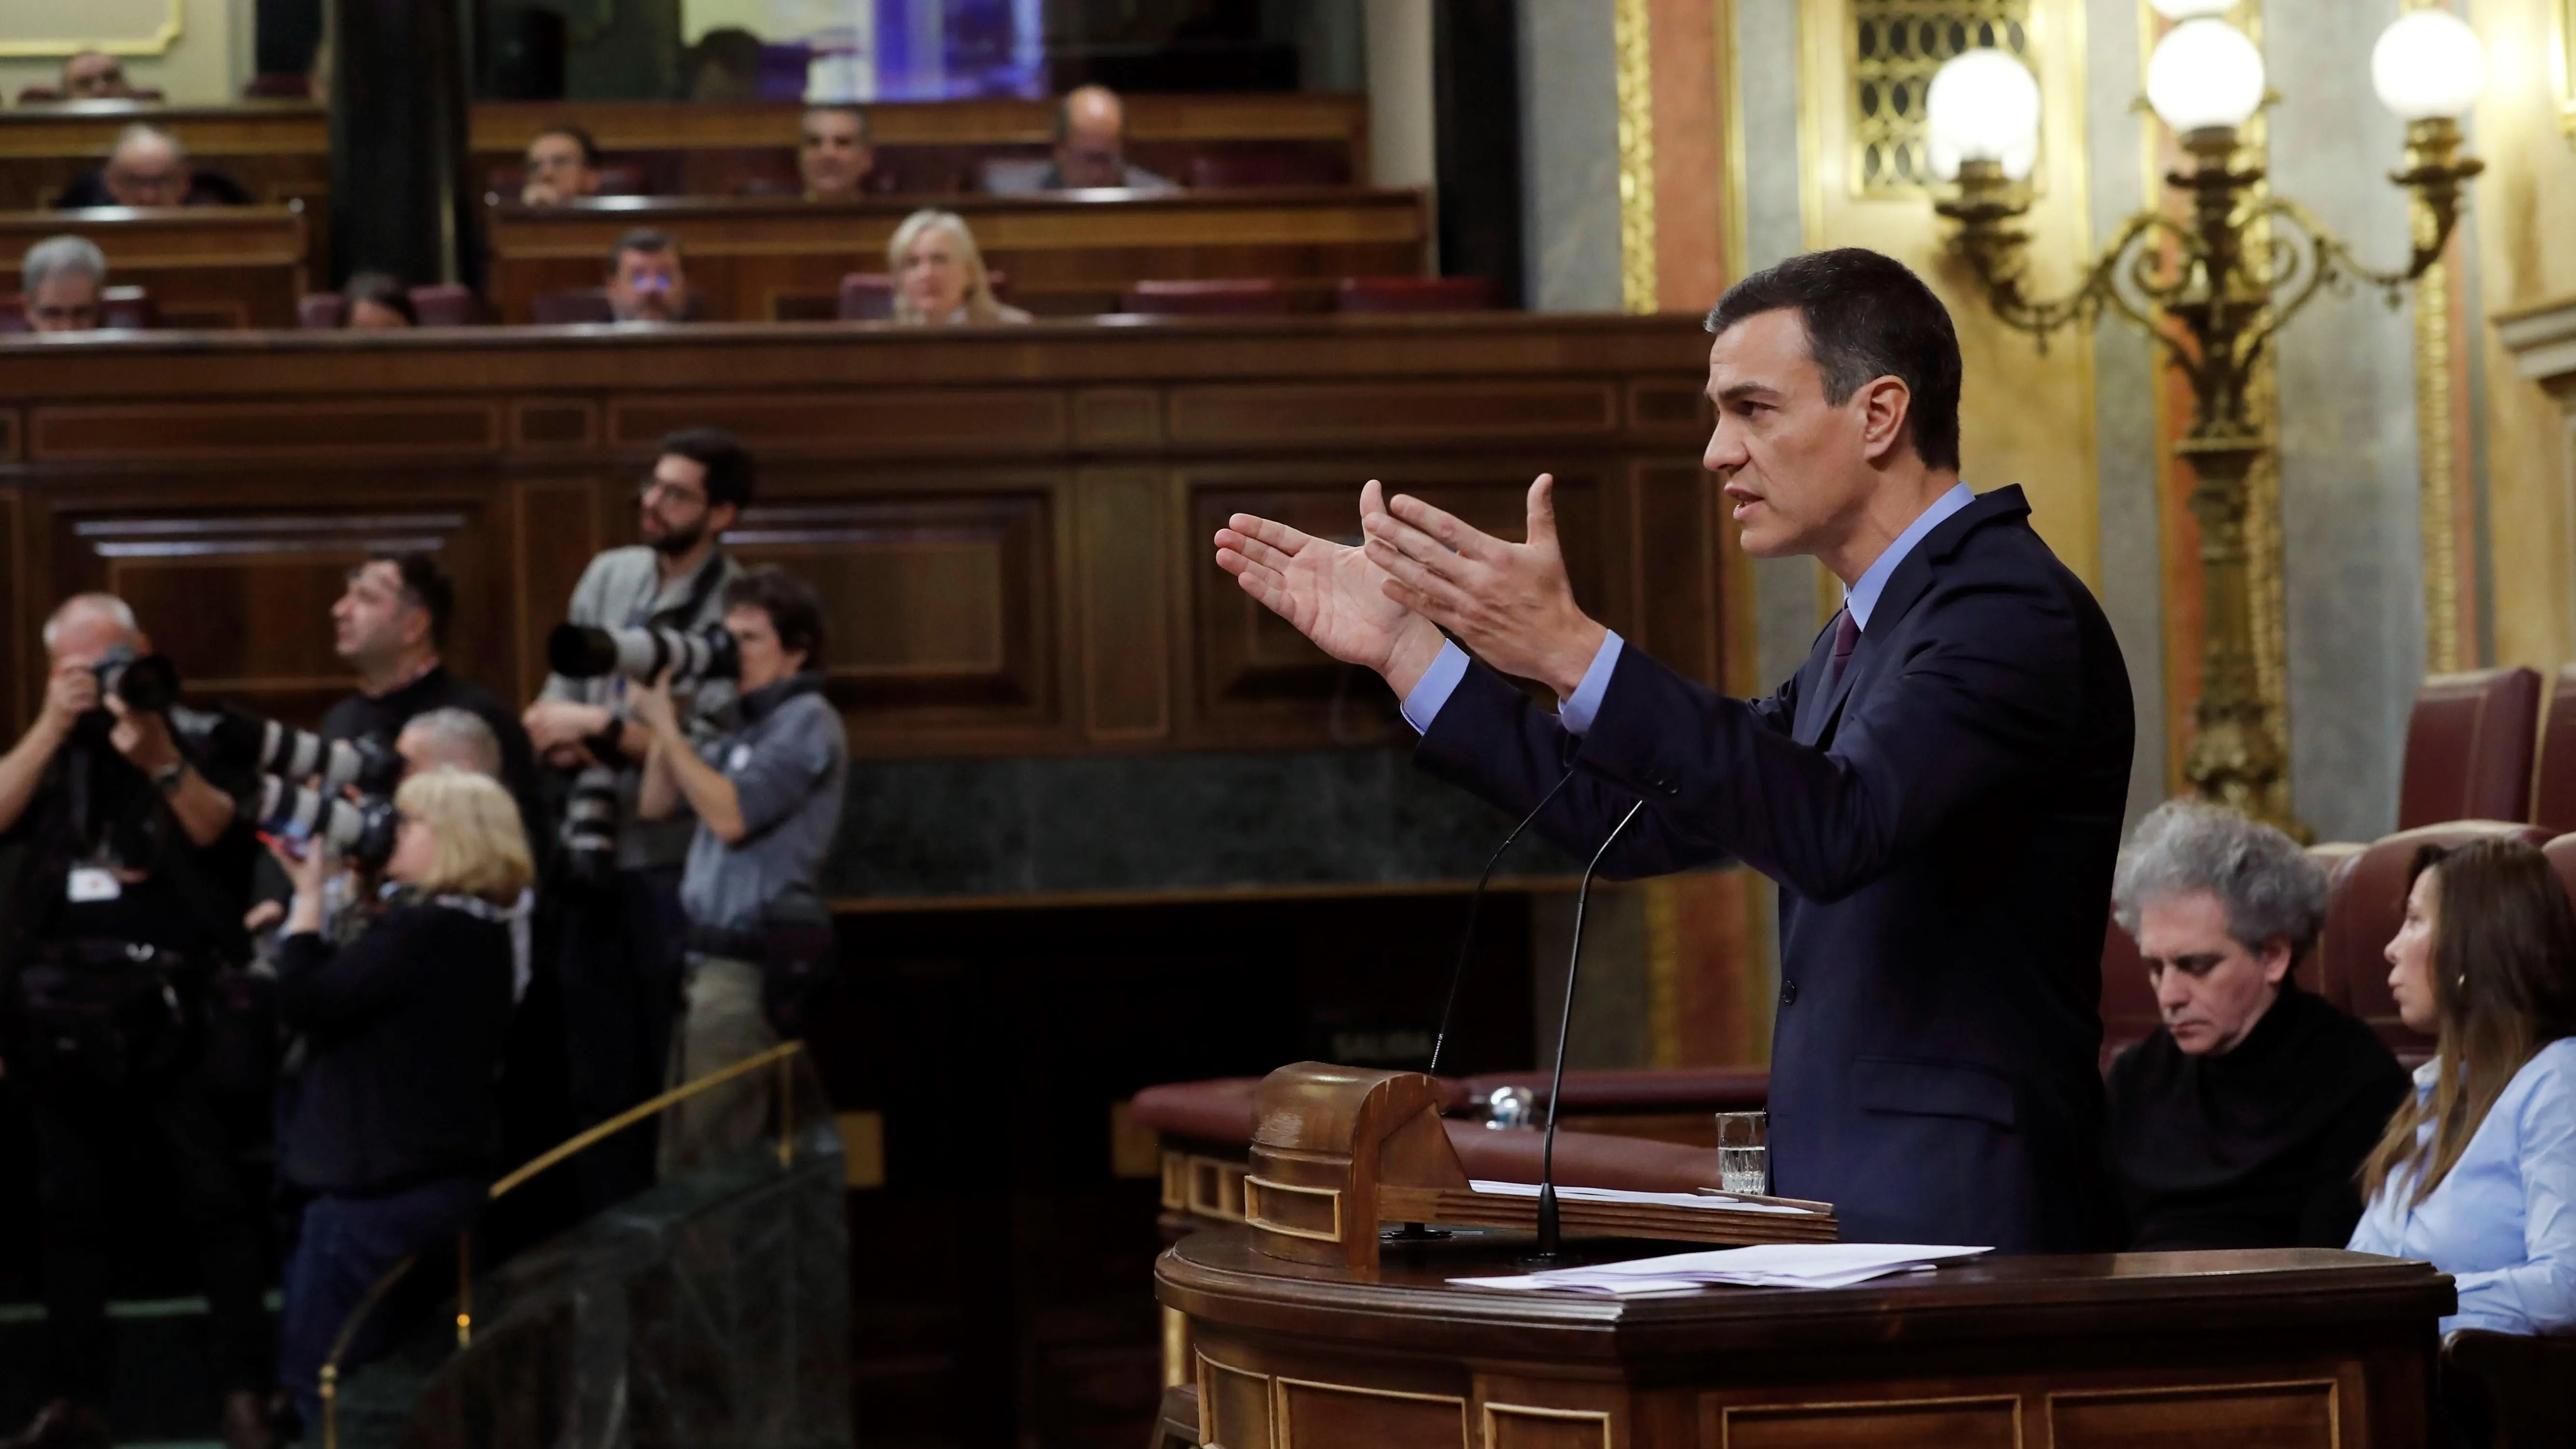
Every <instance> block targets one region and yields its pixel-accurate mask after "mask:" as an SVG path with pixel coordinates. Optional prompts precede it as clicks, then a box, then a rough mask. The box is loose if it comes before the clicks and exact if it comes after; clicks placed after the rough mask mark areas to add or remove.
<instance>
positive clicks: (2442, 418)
mask: <svg viewBox="0 0 2576 1449" xmlns="http://www.w3.org/2000/svg"><path fill="white" fill-rule="evenodd" d="M2451 421H2452V420H2451V269H2450V266H2449V264H2448V263H2446V262H2435V263H2434V264H2433V265H2432V266H2431V267H2430V268H2428V269H2426V271H2425V273H2424V275H2423V276H2422V277H2419V278H2417V279H2416V283H2415V434H2416V447H2417V458H2418V459H2419V461H2420V462H2421V464H2422V473H2423V483H2422V485H2421V488H2420V491H2419V492H2418V494H2417V497H2416V504H2415V507H2416V518H2417V522H2418V525H2419V527H2420V528H2421V531H2422V533H2423V540H2424V542H2423V550H2424V668H2425V671H2426V672H2427V673H2431V674H2448V673H2451V672H2452V671H2454V670H2457V669H2461V668H2464V667H2465V661H2463V660H2462V659H2461V657H2460V540H2459V524H2458V519H2459V514H2458V512H2457V507H2458V492H2457V489H2458V483H2459V459H2458V457H2457V456H2456V453H2457V450H2456V449H2454V448H2453V447H2452V438H2451Z"/></svg>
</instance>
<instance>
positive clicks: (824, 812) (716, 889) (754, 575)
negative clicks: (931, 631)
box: [634, 564, 850, 1176]
mask: <svg viewBox="0 0 2576 1449" xmlns="http://www.w3.org/2000/svg"><path fill="white" fill-rule="evenodd" d="M724 602H725V616H724V624H725V629H726V631H727V632H728V633H730V634H732V636H733V639H734V647H735V651H736V653H737V655H738V656H739V658H740V661H741V663H740V668H741V671H742V673H741V685H742V706H741V716H742V723H741V726H740V727H739V728H737V729H735V730H733V731H731V732H729V733H727V734H725V735H723V736H721V737H719V738H717V739H715V740H712V741H708V742H706V743H705V744H704V745H701V744H699V743H698V742H696V741H695V740H692V739H691V738H690V737H689V736H688V735H687V734H686V733H684V732H683V731H682V729H681V725H680V719H679V714H678V711H677V709H676V708H674V706H673V705H672V702H671V697H670V689H669V682H668V677H667V676H665V678H663V679H661V680H657V681H656V682H655V683H654V684H653V685H652V686H650V687H648V688H644V689H639V690H637V691H636V692H635V694H634V705H635V714H636V718H638V719H640V720H641V721H643V722H644V724H645V725H646V727H647V728H649V729H650V730H651V731H652V736H653V747H652V752H651V755H650V757H649V759H648V760H647V762H646V764H645V768H644V782H643V794H642V799H641V802H640V803H641V806H642V809H643V813H644V815H645V817H646V818H648V819H659V818H663V817H666V816H669V815H673V814H675V813H676V812H678V811H679V810H680V809H681V807H682V806H683V805H685V806H687V807H689V808H691V809H693V810H695V812H696V814H697V822H698V823H697V830H696V833H695V834H694V835H693V836H692V837H691V838H690V841H689V859H688V870H687V874H686V875H685V876H684V877H683V878H682V879H681V882H680V901H681V905H682V906H683V908H684V909H685V910H686V911H687V912H688V918H689V928H688V937H687V940H688V966H687V977H686V979H687V990H686V997H685V999H686V1003H687V1004H686V1007H685V1009H684V1010H683V1012H682V1015H681V1019H680V1028H679V1034H680V1048H679V1051H678V1052H677V1053H676V1054H675V1057H674V1061H673V1064H672V1070H671V1083H672V1085H674V1086H677V1085H679V1084H680V1083H681V1082H685V1081H688V1080H690V1079H691V1078H694V1077H699V1076H703V1075H705V1074H706V1073H708V1072H711V1071H714V1070H716V1069H717V1068H719V1067H723V1066H727V1065H730V1064H731V1063H733V1062H737V1061H740V1060H741V1059H743V1058H744V1057H747V1056H751V1055H753V1054H755V1053H757V1052H761V1051H765V1050H767V1049H768V1048H770V1047H773V1046H776V1045H777V1044H778V1043H779V1041H780V1040H781V1039H782V1037H783V1036H785V1035H791V1034H793V1033H795V1032H796V1031H797V1030H798V1029H799V1028H800V1027H801V1025H802V1021H801V1018H802V1015H803V1012H804V1010H805V1008H806V1007H807V1006H808V1005H810V1000H811V997H812V996H813V994H814V993H815V991H816V990H817V989H818V988H819V986H820V984H821V983H822V981H823V980H824V979H825V978H826V977H827V976H828V974H829V972H830V970H831V964H832V962H831V947H832V918H831V916H830V914H829V913H828V912H827V911H826V910H825V909H824V907H823V900H822V893H821V890H820V889H819V881H820V877H821V875H822V869H823V856H824V853H825V852H826V851H828V850H830V849H831V846H832V832H833V829H834V828H835V827H836V826H837V825H838V824H839V822H840V818H841V796H842V791H843V788H844V786H845V785H846V784H847V782H848V777H849V769H850V751H849V742H848V739H847V737H846V736H845V735H844V734H843V732H842V729H841V714H840V711H839V710H837V709H835V708H833V707H832V702H831V701H830V700H828V699H826V698H824V697H823V671H822V653H823V609H822V605H821V603H820V602H819V601H818V600H817V599H816V598H815V596H814V590H813V587H812V586H811V585H809V584H807V583H806V582H805V581H804V580H802V579H800V578H798V577H796V576H795V575H794V574H791V573H789V572H787V571H786V570H785V569H782V568H780V567H778V566H777V565H775V564H763V565H761V566H760V567H758V568H755V569H752V570H751V571H749V572H748V573H745V574H744V575H743V576H742V577H741V578H739V579H736V580H734V581H733V582H732V583H731V584H728V585H726V586H725V592H724ZM767 1107H768V1096H767V1089H766V1087H765V1086H764V1084H762V1083H761V1082H758V1081H753V1080H743V1081H736V1082H732V1083H728V1084H726V1085H724V1086H721V1087H718V1088H715V1089H714V1090H712V1091H710V1092H707V1093H704V1094H702V1095H700V1096H698V1097H695V1098H693V1099H691V1100H689V1101H686V1102H683V1103H681V1104H680V1105H679V1106H678V1107H676V1108H674V1109H673V1110H672V1113H671V1121H670V1126H669V1128H668V1130H667V1131H666V1133H665V1134H664V1137H663V1140H662V1170H663V1173H664V1175H665V1176H669V1175H671V1174H672V1173H675V1172H681V1171H686V1170H687V1169H689V1168H691V1167H694V1166H697V1165H699V1164H701V1163H705V1162H708V1161H712V1160H714V1159H716V1158H718V1157H721V1156H723V1155H725V1154H727V1153H730V1152H733V1151H735V1150H738V1149H740V1148H742V1147H744V1146H747V1145H749V1144H750V1143H752V1142H754V1141H756V1140H758V1139H759V1137H760V1135H761V1131H762V1124H763V1122H764V1120H765V1117H766V1113H767Z"/></svg>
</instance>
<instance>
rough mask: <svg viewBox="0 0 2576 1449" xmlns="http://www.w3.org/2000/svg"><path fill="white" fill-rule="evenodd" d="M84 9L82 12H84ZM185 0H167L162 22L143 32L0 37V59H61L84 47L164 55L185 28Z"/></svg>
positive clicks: (119, 52)
mask: <svg viewBox="0 0 2576 1449" xmlns="http://www.w3.org/2000/svg"><path fill="white" fill-rule="evenodd" d="M86 13H87V12H86V10H84V14H86ZM186 23H187V0H168V4H167V7H166V8H165V9H164V11H163V13H162V17H161V23H160V24H159V25H158V26H156V27H154V28H153V29H152V31H151V32H150V33H149V34H146V35H142V36H126V37H123V38H118V37H115V36H92V37H89V38H81V37H76V36H75V37H70V38H65V39H53V38H50V37H30V38H27V39H21V40H11V39H6V38H0V60H60V59H63V58H64V57H67V56H70V55H72V54H74V53H75V52H78V51H83V50H103V51H106V52H107V53H108V54H110V55H167V54H169V53H170V47H171V46H172V45H174V44H176V43H178V39H179V35H180V32H181V31H182V30H184V29H185V28H186Z"/></svg>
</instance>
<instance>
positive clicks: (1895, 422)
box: [1854, 375, 1914, 463]
mask: <svg viewBox="0 0 2576 1449" xmlns="http://www.w3.org/2000/svg"><path fill="white" fill-rule="evenodd" d="M1854 401H1855V402H1856V403H1857V404H1858V406H1859V407H1860V427H1861V432H1860V451H1861V457H1862V458H1863V459H1864V460H1866V461H1868V462H1872V463H1876V462H1879V461H1880V460H1882V459H1884V458H1885V457H1887V456H1888V454H1890V453H1892V452H1894V451H1895V450H1896V449H1897V448H1898V447H1900V446H1903V445H1904V443H1905V429H1906V423H1907V421H1908V420H1909V419H1910V418H1911V417H1912V416H1913V414H1914V391H1913V389H1911V388H1909V387H1907V386H1906V385H1905V379H1903V378H1901V377H1897V376H1894V375H1889V376H1886V377H1874V378H1871V379H1870V380H1869V381H1867V382H1865V383H1862V384H1861V386H1860V391H1859V393H1858V394H1857V395H1856V396H1855V399H1854Z"/></svg>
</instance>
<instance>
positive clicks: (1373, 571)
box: [1216, 483, 1441, 693]
mask: <svg viewBox="0 0 2576 1449" xmlns="http://www.w3.org/2000/svg"><path fill="white" fill-rule="evenodd" d="M1360 506H1361V509H1362V510H1363V511H1364V512H1365V511H1368V510H1372V509H1379V508H1382V507H1383V506H1384V505H1383V504H1382V502H1381V501H1380V494H1379V490H1378V486H1377V485H1376V484H1375V483H1371V484H1370V485H1369V486H1368V488H1367V489H1366V490H1365V491H1363V493H1362V494H1361V501H1360ZM1216 563H1217V567H1218V568H1221V569H1223V570H1225V571H1226V572H1227V573H1230V574H1232V575H1234V578H1235V582H1236V583H1238V584H1241V585H1242V586H1243V591H1244V592H1245V593H1247V594H1250V595H1251V596H1252V597H1254V598H1256V599H1258V600H1260V601H1261V602H1262V603H1263V604H1264V605H1266V606H1267V607H1268V608H1269V609H1270V611H1271V612H1273V613H1275V614H1277V615H1278V616H1279V617H1280V618H1282V619H1285V620H1287V621H1288V623H1289V624H1290V625H1291V626H1292V627H1294V628H1295V629H1296V630H1297V632H1298V633H1300V634H1303V635H1305V636H1306V637H1307V638H1309V639H1312V640H1314V641H1315V644H1316V646H1317V647H1319V648H1321V649H1322V650H1323V651H1324V652H1325V653H1327V654H1330V655H1332V656H1333V657H1334V658H1335V659H1339V660H1341V661H1342V662H1343V663H1345V664H1358V665H1363V666H1365V667H1367V668H1370V669H1374V670H1376V671H1377V672H1378V673H1379V674H1381V675H1384V676H1386V678H1387V682H1388V683H1389V684H1391V685H1393V686H1394V687H1395V689H1396V691H1397V692H1398V693H1403V692H1404V691H1406V690H1408V689H1410V688H1411V687H1412V684H1413V681H1414V679H1417V678H1419V677H1420V676H1421V673H1422V670H1423V669H1424V668H1425V667H1427V666H1428V665H1429V664H1430V662H1431V660H1432V658H1433V657H1434V656H1436V655H1437V654H1438V653H1439V652H1440V642H1441V641H1440V631H1439V630H1438V629H1437V628H1435V627H1433V626H1432V624H1431V623H1430V621H1428V620H1426V619H1424V618H1422V617H1421V616H1420V615H1418V614H1415V613H1414V612H1412V611H1411V610H1409V609H1407V608H1405V607H1404V605H1402V604H1399V603H1397V602H1395V601H1394V600H1393V599H1390V598H1388V597H1387V595H1386V584H1387V576H1386V573H1385V571H1384V570H1382V569H1380V568H1379V567H1378V566H1377V565H1375V564H1373V563H1371V562H1369V560H1368V555H1367V554H1365V553H1363V552H1362V551H1361V550H1359V549H1357V548H1353V547H1351V546H1349V545H1347V544H1339V543H1334V542H1331V541H1330V540H1328V539H1321V538H1317V537H1315V536H1314V535H1312V534H1309V533H1304V532H1301V531H1299V530H1297V529H1294V528H1291V527H1289V526H1288V525H1286V524H1284V523H1275V522H1273V521H1271V520H1270V519H1267V518H1257V517H1255V516H1253V515H1252V514H1249V513H1238V514H1236V515H1234V516H1233V517H1232V518H1230V519H1228V520H1227V521H1226V526H1225V527H1224V528H1221V529H1218V530H1217V534H1216Z"/></svg>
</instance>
